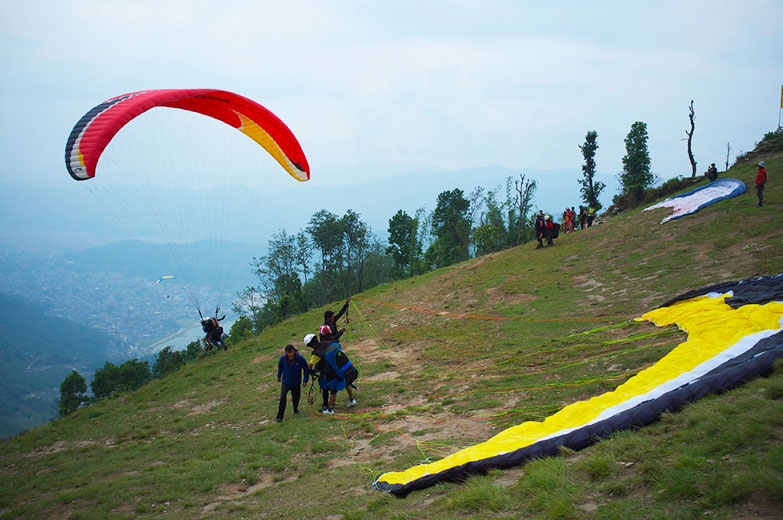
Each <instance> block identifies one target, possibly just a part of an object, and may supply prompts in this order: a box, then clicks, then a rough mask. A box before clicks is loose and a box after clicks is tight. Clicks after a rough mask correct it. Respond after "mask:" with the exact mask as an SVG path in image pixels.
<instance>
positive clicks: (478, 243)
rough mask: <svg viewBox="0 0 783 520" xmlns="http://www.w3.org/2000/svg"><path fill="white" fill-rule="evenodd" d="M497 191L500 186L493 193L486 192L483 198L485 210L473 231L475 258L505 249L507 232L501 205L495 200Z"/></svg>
mask: <svg viewBox="0 0 783 520" xmlns="http://www.w3.org/2000/svg"><path fill="white" fill-rule="evenodd" d="M499 189H500V186H498V188H497V189H496V190H495V191H490V192H487V195H486V196H485V197H484V207H485V208H486V210H485V211H484V213H483V214H482V215H481V219H480V221H479V225H478V226H477V227H476V228H474V229H473V244H474V247H475V248H476V256H479V255H485V254H487V253H493V252H495V251H500V250H501V249H503V248H505V247H506V237H507V236H508V231H507V230H506V225H505V221H504V219H503V204H501V203H498V201H497V200H496V197H497V195H496V192H497V191H498V190H499Z"/></svg>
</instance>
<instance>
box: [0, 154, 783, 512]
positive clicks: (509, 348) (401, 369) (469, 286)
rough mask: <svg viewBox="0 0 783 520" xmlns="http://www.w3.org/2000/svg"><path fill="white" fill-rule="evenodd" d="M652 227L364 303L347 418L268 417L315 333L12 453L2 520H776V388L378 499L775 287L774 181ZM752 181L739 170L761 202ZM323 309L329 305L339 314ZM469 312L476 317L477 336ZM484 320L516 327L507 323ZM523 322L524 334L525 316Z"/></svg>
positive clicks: (779, 414)
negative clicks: (688, 296)
mask: <svg viewBox="0 0 783 520" xmlns="http://www.w3.org/2000/svg"><path fill="white" fill-rule="evenodd" d="M767 164H768V171H769V172H770V177H771V182H770V184H769V185H768V188H767V192H766V193H765V198H766V200H767V201H768V205H767V206H765V207H764V208H760V209H759V208H756V207H755V205H756V201H755V197H754V196H753V191H752V189H751V190H750V191H749V192H748V194H746V195H743V196H740V197H737V198H735V199H731V200H727V201H723V202H721V203H720V204H715V205H713V206H710V207H708V208H706V209H704V210H702V211H701V212H699V213H697V214H695V215H692V216H690V217H686V218H683V219H680V220H677V221H673V222H670V223H667V224H665V225H663V226H662V225H659V224H658V222H660V220H661V218H662V216H663V215H664V214H665V213H664V212H663V211H661V212H659V211H653V212H646V213H641V212H640V210H639V209H637V210H633V211H629V212H627V213H625V214H622V215H619V216H617V217H613V218H610V219H607V220H605V221H604V222H603V223H602V224H600V225H594V226H593V227H592V228H591V229H589V230H586V231H580V232H577V233H574V234H572V235H567V236H561V238H560V239H558V240H557V241H556V245H555V246H554V247H552V248H546V249H543V250H535V249H534V246H535V244H527V245H525V246H522V247H519V248H515V249H512V250H508V251H504V252H501V253H496V254H492V255H487V256H484V257H481V258H478V259H475V260H472V261H469V262H464V263H461V264H458V265H455V266H452V267H449V268H446V269H441V270H438V271H435V272H432V273H428V274H426V275H423V276H420V277H417V278H414V279H410V280H403V281H401V282H396V283H393V284H387V285H385V286H381V287H377V288H375V289H373V290H370V291H367V292H365V293H363V294H360V295H356V296H357V297H356V298H355V299H354V301H355V303H356V304H357V305H356V306H352V307H351V309H350V311H349V313H348V318H349V320H350V323H348V332H347V333H346V335H345V336H344V340H345V341H344V347H345V349H346V351H347V352H348V353H349V355H350V356H351V358H352V360H353V361H354V362H355V363H356V364H358V365H359V367H360V370H361V377H360V379H359V381H358V382H357V384H358V386H359V387H360V391H359V393H358V394H357V397H358V399H359V406H358V407H356V408H352V409H347V408H346V407H345V396H344V395H342V394H341V395H340V396H338V410H337V411H338V414H337V415H336V416H334V417H329V418H325V417H322V416H319V415H317V414H316V413H315V411H314V409H317V406H318V402H317V400H316V402H315V404H314V405H313V406H312V407H311V406H303V409H304V413H302V414H300V415H299V416H293V415H291V414H290V410H289V413H288V414H287V416H286V419H285V421H284V422H283V423H282V424H276V423H275V422H274V420H273V418H274V413H275V411H276V406H277V395H278V385H277V382H276V379H275V377H274V376H275V372H276V362H277V358H278V357H279V355H280V354H281V352H282V347H283V346H284V345H285V344H286V343H288V342H291V343H295V344H297V345H298V344H299V342H300V340H301V337H302V336H303V335H304V333H306V332H310V331H312V329H314V328H315V327H316V326H317V325H318V324H319V323H320V321H321V319H320V317H321V316H322V312H323V309H319V310H315V311H312V312H310V313H307V314H305V315H302V316H298V317H296V318H293V319H290V320H288V321H286V322H284V323H283V324H281V325H279V326H277V327H274V328H272V329H270V330H267V331H264V333H263V334H262V335H261V336H259V337H257V338H253V339H251V340H249V341H247V342H245V343H243V344H241V345H239V346H237V347H236V348H232V349H230V350H229V351H228V352H227V353H220V354H218V355H215V356H211V357H208V358H206V359H203V360H201V361H199V362H196V363H193V364H191V365H189V366H186V367H184V368H183V369H181V370H180V371H179V372H177V373H175V374H173V375H171V376H169V377H167V378H165V379H163V380H161V381H155V382H153V383H151V384H149V385H148V386H146V387H144V388H142V389H140V390H139V391H137V392H134V393H132V394H125V395H121V396H119V397H117V398H115V399H111V400H108V401H105V402H101V403H98V404H96V405H94V406H91V407H89V408H85V409H82V410H80V411H79V412H77V413H75V414H73V415H72V416H70V417H68V418H66V419H64V420H61V421H57V422H54V423H52V424H50V425H47V426H44V427H41V428H37V429H35V430H32V431H31V432H28V433H27V434H25V435H22V436H19V437H17V438H15V439H13V440H11V441H9V442H6V443H4V444H3V445H2V448H1V450H0V467H2V477H3V481H4V485H3V488H2V492H0V508H2V509H0V514H2V515H3V516H4V517H9V518H11V517H19V518H24V517H42V518H68V517H69V516H70V517H73V518H107V517H108V518H138V517H155V518H182V517H188V518H239V517H250V518H260V517H267V518H298V517H301V515H302V514H307V512H308V510H309V508H310V507H315V508H316V510H317V511H318V514H319V516H324V517H327V518H381V517H385V518H420V517H421V515H422V509H423V508H427V516H430V517H433V518H453V517H455V516H463V517H470V518H498V517H508V518H518V517H520V516H523V517H524V516H526V517H530V518H537V517H541V516H546V517H550V518H613V517H616V518H622V517H627V516H628V515H629V514H630V512H631V511H640V512H641V516H643V517H672V518H674V517H678V518H687V517H694V518H695V517H699V518H703V517H704V514H705V512H706V513H708V514H709V515H712V517H725V518H730V517H737V516H740V514H741V515H742V516H744V517H746V518H764V517H770V518H773V517H774V516H773V513H775V512H776V511H779V509H780V507H781V500H783V468H782V467H781V465H780V462H779V461H780V460H783V458H782V457H781V455H783V449H781V446H782V444H781V442H780V441H781V431H783V405H782V403H783V401H781V399H780V398H781V396H782V395H783V376H781V374H780V372H781V370H779V371H777V372H776V373H775V374H773V376H772V377H770V378H769V379H764V380H758V381H755V382H753V383H751V384H748V385H746V386H744V387H742V388H740V389H737V390H734V391H732V392H728V393H726V394H723V395H720V396H714V397H710V398H707V399H704V400H702V401H700V402H698V403H695V404H694V405H690V406H688V407H687V408H686V409H685V410H683V411H682V412H679V413H675V414H668V415H666V416H665V417H664V418H663V420H662V421H660V422H658V423H656V424H654V425H652V426H650V427H648V428H644V429H641V430H639V431H634V432H623V433H620V434H617V435H615V436H613V437H612V438H610V439H608V440H605V441H602V442H601V443H599V444H597V445H595V446H593V447H591V448H588V449H586V450H583V451H581V452H579V453H563V454H562V455H561V456H558V457H553V458H547V459H542V460H539V461H534V462H532V463H530V464H527V465H525V466H522V467H519V468H516V469H512V470H507V471H504V472H500V471H497V472H491V473H490V474H489V475H488V476H484V477H473V478H471V479H469V481H468V482H466V483H463V484H441V485H438V486H436V487H434V488H430V489H429V490H426V491H423V492H418V493H413V494H411V495H410V496H409V497H408V498H407V499H406V500H398V499H395V498H393V497H390V496H388V495H385V494H382V493H379V492H377V491H373V490H371V488H370V485H371V484H372V482H373V481H374V479H375V478H376V477H377V476H378V475H380V474H381V473H383V472H385V471H390V470H399V469H404V468H406V467H408V466H410V465H413V464H417V463H420V462H422V461H425V460H434V459H438V458H440V457H442V456H444V455H447V454H449V453H452V452H454V451H456V450H458V449H460V448H463V447H466V446H469V445H472V444H475V443H476V442H480V441H483V440H486V439H487V438H489V437H490V436H491V435H493V434H494V433H497V432H498V431H499V430H501V429H503V428H505V427H507V426H510V425H515V424H519V423H521V422H524V421H526V420H531V419H536V418H543V417H546V416H548V415H551V414H552V413H554V412H556V411H557V410H559V409H560V408H562V407H563V406H565V405H568V404H570V403H573V402H575V401H578V400H582V399H585V398H588V397H590V396H594V395H598V394H600V393H602V392H605V391H607V390H610V389H612V388H615V387H616V386H618V385H619V384H621V383H622V382H623V381H625V380H627V379H628V378H629V377H631V376H633V375H634V374H635V373H637V372H638V371H640V370H642V369H644V368H646V367H649V366H651V365H652V364H653V363H655V361H656V360H657V359H659V358H660V357H661V356H663V355H664V354H666V353H667V352H668V351H670V350H671V349H672V348H673V347H674V346H675V345H677V344H678V343H680V342H682V341H683V340H684V339H685V335H684V334H683V333H681V332H679V331H677V330H675V329H672V328H667V329H658V328H655V327H653V326H652V325H650V324H649V323H638V322H633V321H630V320H631V319H632V318H635V317H638V316H640V315H641V314H643V313H644V312H646V311H649V310H651V309H653V308H655V307H656V306H657V305H659V304H661V303H663V302H664V301H665V300H667V299H669V298H670V297H673V296H675V295H677V294H679V293H682V292H684V291H686V290H689V289H694V288H699V287H702V286H705V285H710V284H714V283H718V282H723V281H728V280H735V279H741V278H747V277H751V276H756V275H762V274H775V273H777V272H780V271H781V270H783V265H782V264H783V262H781V258H783V230H781V228H780V224H779V223H780V219H779V208H778V206H779V204H780V203H781V202H779V201H783V189H781V187H780V183H777V184H776V183H775V182H774V178H775V177H774V176H775V172H779V171H783V160H781V159H780V158H775V157H771V158H767ZM754 172H755V168H753V167H752V165H751V164H744V165H739V166H737V167H735V168H733V169H732V171H730V172H729V175H730V176H733V177H736V178H739V179H741V180H743V181H745V182H746V184H748V185H749V186H752V178H753V174H754ZM337 305H338V304H335V305H334V306H333V308H335V310H336V307H337ZM466 315H469V316H470V317H467V316H466ZM487 317H507V318H516V320H513V321H511V320H509V321H502V320H496V319H488V318H487ZM520 318H521V319H520Z"/></svg>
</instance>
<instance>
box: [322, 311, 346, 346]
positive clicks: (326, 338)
mask: <svg viewBox="0 0 783 520" xmlns="http://www.w3.org/2000/svg"><path fill="white" fill-rule="evenodd" d="M349 303H350V302H349V301H346V302H345V305H343V308H342V309H340V312H338V313H337V314H335V315H334V319H333V320H332V322H331V323H328V322H327V321H326V320H324V325H327V326H328V327H329V330H331V331H332V333H331V334H326V335H322V336H321V337H320V338H319V339H320V340H321V341H322V342H331V343H339V342H340V336H342V335H343V333H342V332H340V331H339V330H338V329H337V320H339V319H340V318H342V316H343V314H345V311H347V310H348V304H349ZM322 326H323V325H322Z"/></svg>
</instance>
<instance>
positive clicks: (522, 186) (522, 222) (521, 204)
mask: <svg viewBox="0 0 783 520" xmlns="http://www.w3.org/2000/svg"><path fill="white" fill-rule="evenodd" d="M514 187H515V191H516V194H517V195H516V212H517V214H516V218H517V225H516V236H515V237H514V242H513V244H512V245H514V246H517V245H519V244H526V243H527V242H530V241H531V240H532V239H533V226H532V225H531V224H530V219H529V218H528V215H529V214H530V210H531V209H532V208H533V195H534V194H535V193H536V187H537V184H536V181H535V180H533V179H527V180H525V176H524V175H523V174H521V173H520V174H519V180H518V181H515V182H514Z"/></svg>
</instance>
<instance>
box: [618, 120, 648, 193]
mask: <svg viewBox="0 0 783 520" xmlns="http://www.w3.org/2000/svg"><path fill="white" fill-rule="evenodd" d="M653 182H655V176H654V175H653V174H652V172H651V171H650V154H649V152H648V151H647V124H646V123H642V122H641V121H637V122H635V123H634V124H633V125H631V131H630V132H628V136H627V137H626V138H625V157H623V171H622V173H620V183H621V185H622V190H623V193H631V194H633V195H634V196H635V197H636V198H637V200H638V199H639V198H640V197H641V195H642V193H643V192H644V190H645V189H646V188H649V187H650V186H652V184H653Z"/></svg>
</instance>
